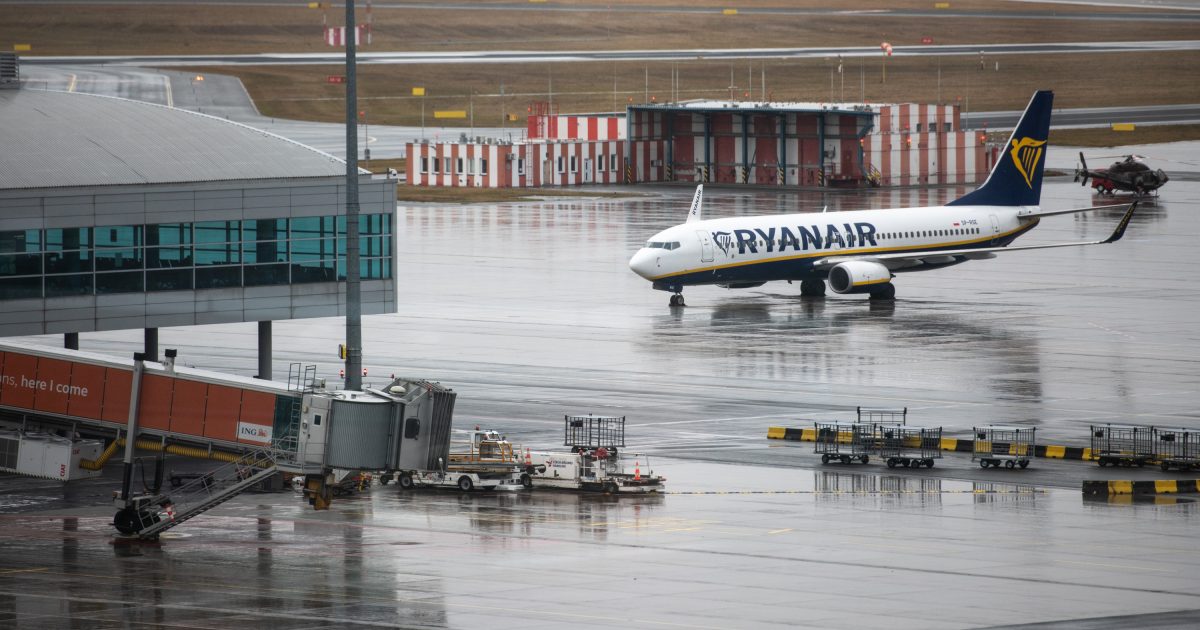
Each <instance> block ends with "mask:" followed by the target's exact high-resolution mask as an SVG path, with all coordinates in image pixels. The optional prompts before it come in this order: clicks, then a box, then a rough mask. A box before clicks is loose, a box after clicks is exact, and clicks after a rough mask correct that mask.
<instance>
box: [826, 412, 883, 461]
mask: <svg viewBox="0 0 1200 630" xmlns="http://www.w3.org/2000/svg"><path fill="white" fill-rule="evenodd" d="M813 425H814V426H815V427H816V431H817V436H816V441H815V444H814V446H813V452H814V453H817V454H819V455H820V456H821V463H822V464H828V463H829V462H831V461H836V462H841V463H843V464H849V463H851V462H856V461H857V462H859V463H863V464H866V463H867V462H869V461H870V460H871V457H870V453H871V450H872V446H873V443H872V439H871V438H872V435H873V433H872V429H871V425H869V424H862V423H858V422H814V423H813Z"/></svg>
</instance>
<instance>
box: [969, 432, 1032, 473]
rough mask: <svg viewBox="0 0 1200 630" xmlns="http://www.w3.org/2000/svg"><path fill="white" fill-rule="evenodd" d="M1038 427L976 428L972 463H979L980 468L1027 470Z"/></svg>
mask: <svg viewBox="0 0 1200 630" xmlns="http://www.w3.org/2000/svg"><path fill="white" fill-rule="evenodd" d="M1036 431H1037V428H1036V427H1020V426H1003V425H998V424H989V425H988V426H986V427H975V444H974V448H972V449H971V461H978V462H979V467H980V468H987V467H988V466H991V467H992V468H999V467H1000V464H1001V463H1003V464H1004V467H1005V468H1010V469H1011V468H1016V467H1017V466H1020V467H1021V468H1025V467H1026V466H1028V465H1029V460H1030V458H1032V457H1033V450H1034V444H1035V442H1034V435H1035V433H1036Z"/></svg>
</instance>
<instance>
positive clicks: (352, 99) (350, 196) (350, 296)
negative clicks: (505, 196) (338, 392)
mask: <svg viewBox="0 0 1200 630" xmlns="http://www.w3.org/2000/svg"><path fill="white" fill-rule="evenodd" d="M357 36H358V24H357V23H356V22H355V21H354V0H349V1H348V2H346V389H348V390H351V391H358V390H360V389H362V303H361V299H362V297H361V292H360V291H361V288H360V286H359V276H358V133H357V131H358V130H357V129H355V123H356V122H357V120H356V118H357V117H356V116H355V115H356V114H357V113H358V77H357V72H356V64H355V52H356V51H355V38H356V37H357ZM336 279H337V277H336V273H335V276H334V280H336Z"/></svg>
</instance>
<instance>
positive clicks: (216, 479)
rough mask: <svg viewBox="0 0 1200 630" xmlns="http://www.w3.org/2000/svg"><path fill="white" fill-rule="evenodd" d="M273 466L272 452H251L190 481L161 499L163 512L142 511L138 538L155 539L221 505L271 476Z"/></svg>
mask: <svg viewBox="0 0 1200 630" xmlns="http://www.w3.org/2000/svg"><path fill="white" fill-rule="evenodd" d="M275 465H276V458H275V455H274V451H273V450H271V449H255V450H253V451H249V452H247V453H244V454H243V455H242V456H240V457H238V458H237V459H236V460H234V461H232V462H229V463H228V464H226V465H224V466H222V467H220V468H217V469H216V470H213V471H211V472H208V473H205V474H203V475H200V476H198V477H196V478H195V479H192V480H191V481H189V482H187V483H185V484H183V485H182V486H180V487H179V488H178V489H176V490H174V491H172V492H171V493H170V494H169V495H166V496H164V497H163V499H164V500H163V501H162V504H164V505H163V507H164V508H165V511H159V512H155V513H148V512H143V514H144V515H145V516H144V517H143V522H145V524H146V526H145V527H143V528H142V529H140V530H138V532H137V536H138V538H142V539H154V538H157V537H158V535H159V534H161V533H163V532H165V531H167V530H168V529H171V528H172V527H176V526H179V525H182V524H183V523H184V522H186V521H188V520H191V519H192V518H195V517H197V516H199V515H201V514H203V513H205V512H207V511H209V510H211V509H213V508H215V507H217V506H218V505H221V504H222V503H225V502H226V501H228V500H230V499H232V498H234V497H236V496H237V495H239V494H241V493H243V492H245V491H246V490H249V489H250V488H251V487H253V486H255V485H257V484H258V483H259V482H261V481H263V480H265V479H267V478H269V477H270V476H271V475H274V474H275V472H276V467H275ZM147 517H149V518H147ZM146 521H149V522H146Z"/></svg>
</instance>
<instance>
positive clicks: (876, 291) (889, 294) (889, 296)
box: [871, 282, 896, 300]
mask: <svg viewBox="0 0 1200 630" xmlns="http://www.w3.org/2000/svg"><path fill="white" fill-rule="evenodd" d="M871 299H872V300H894V299H896V285H894V284H892V283H891V282H888V283H886V284H881V285H879V286H877V287H875V288H873V289H871Z"/></svg>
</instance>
